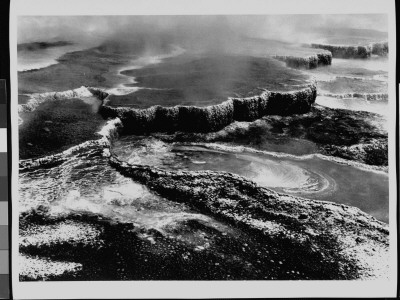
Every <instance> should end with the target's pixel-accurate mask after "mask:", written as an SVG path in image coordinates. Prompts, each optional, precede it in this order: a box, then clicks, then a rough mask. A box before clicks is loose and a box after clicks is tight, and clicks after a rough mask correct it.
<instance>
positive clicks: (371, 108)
mask: <svg viewBox="0 0 400 300" xmlns="http://www.w3.org/2000/svg"><path fill="white" fill-rule="evenodd" d="M315 103H316V104H319V105H322V106H326V107H329V108H339V109H348V110H356V111H368V112H372V113H377V114H380V115H382V116H385V117H387V116H388V114H389V111H388V107H389V106H388V104H387V102H384V101H368V100H365V99H363V98H343V99H341V98H336V97H329V96H317V99H316V100H315Z"/></svg>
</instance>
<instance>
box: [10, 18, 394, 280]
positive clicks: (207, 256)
mask: <svg viewBox="0 0 400 300" xmlns="http://www.w3.org/2000/svg"><path fill="white" fill-rule="evenodd" d="M305 18H306V20H305ZM343 24H345V25H343ZM17 51H18V53H17V55H18V70H19V71H18V113H19V125H18V127H19V185H18V187H19V204H18V207H19V253H20V256H19V262H22V264H21V265H20V267H19V278H20V280H21V281H42V280H63V281H65V280H67V281H68V280H70V281H72V280H294V279H296V280H298V279H300V280H307V279H310V280H324V279H332V280H355V279H358V280H360V279H363V280H364V279H373V278H388V276H389V275H388V269H389V267H388V250H389V229H388V223H389V221H391V220H389V191H388V182H389V178H388V132H387V128H388V124H387V111H388V103H389V101H394V100H393V99H389V97H388V52H389V45H388V32H387V19H386V16H384V15H307V16H304V15H292V16H290V18H288V16H283V15H282V16H280V15H275V16H268V15H265V16H190V17H189V16H85V17H80V16H76V17H75V16H54V17H52V16H47V17H35V16H25V17H19V18H18V50H17Z"/></svg>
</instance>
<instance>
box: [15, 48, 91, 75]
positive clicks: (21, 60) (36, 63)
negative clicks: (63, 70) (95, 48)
mask: <svg viewBox="0 0 400 300" xmlns="http://www.w3.org/2000/svg"><path fill="white" fill-rule="evenodd" d="M86 48H88V47H87V46H83V45H77V44H74V45H67V46H61V47H50V48H45V49H37V50H34V51H26V50H22V51H18V59H17V70H18V72H22V71H28V70H35V69H41V68H45V67H48V66H51V65H54V64H57V63H58V61H57V59H58V58H60V57H61V56H63V55H64V54H66V53H68V52H73V51H81V50H84V49H86Z"/></svg>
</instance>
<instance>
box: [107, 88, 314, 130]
mask: <svg viewBox="0 0 400 300" xmlns="http://www.w3.org/2000/svg"><path fill="white" fill-rule="evenodd" d="M316 94H317V88H316V83H315V82H312V83H310V84H309V85H308V86H307V87H306V88H303V89H301V90H299V91H293V92H285V93H279V92H270V91H265V92H264V93H262V94H261V95H260V96H256V97H249V98H230V99H229V100H227V101H225V102H223V103H221V104H218V105H213V106H207V107H196V106H174V107H162V106H152V107H150V108H148V109H133V108H123V107H110V106H107V105H103V106H102V107H101V108H100V113H101V114H102V116H103V117H104V118H116V117H118V118H120V119H121V121H122V123H123V127H124V132H125V133H135V134H138V133H145V132H157V131H161V132H174V131H185V132H210V131H216V130H220V129H222V128H224V127H225V126H227V125H229V124H231V123H232V122H234V121H253V120H256V119H258V118H261V117H262V116H264V115H274V114H276V115H291V114H300V113H305V112H308V111H309V110H310V108H311V105H312V104H313V103H314V102H315V98H316Z"/></svg>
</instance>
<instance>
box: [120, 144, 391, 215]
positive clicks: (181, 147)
mask: <svg viewBox="0 0 400 300" xmlns="http://www.w3.org/2000/svg"><path fill="white" fill-rule="evenodd" d="M113 151H114V152H115V154H116V155H118V157H119V158H120V159H123V160H125V161H127V162H129V163H134V164H143V165H153V166H158V167H161V168H165V169H170V170H193V171H194V170H213V171H226V172H232V173H236V174H239V175H242V176H244V177H246V178H248V179H250V180H253V181H255V182H256V183H258V184H259V185H261V186H264V187H268V188H271V189H273V190H275V191H277V192H283V193H287V194H291V195H295V196H301V197H306V198H309V199H316V200H325V201H332V202H336V203H341V204H346V205H351V206H356V207H358V208H360V209H361V210H363V211H365V212H367V213H369V214H371V215H373V216H375V217H376V218H378V219H379V220H382V221H384V222H388V176H387V174H385V173H383V172H373V171H366V170H361V169H359V168H357V167H354V166H348V165H342V164H339V163H337V162H334V161H330V160H324V159H322V158H320V157H318V156H315V155H306V156H294V155H286V156H285V157H282V156H279V155H277V156H274V155H272V154H271V155H269V154H266V153H265V154H262V153H250V152H247V151H243V150H242V148H240V147H238V148H237V151H236V152H228V151H223V150H214V149H210V147H206V146H205V145H185V144H179V143H175V144H166V143H163V142H162V141H160V140H157V139H154V138H137V137H124V138H122V139H120V140H119V141H117V142H116V143H115V145H114V148H113Z"/></svg>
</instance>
